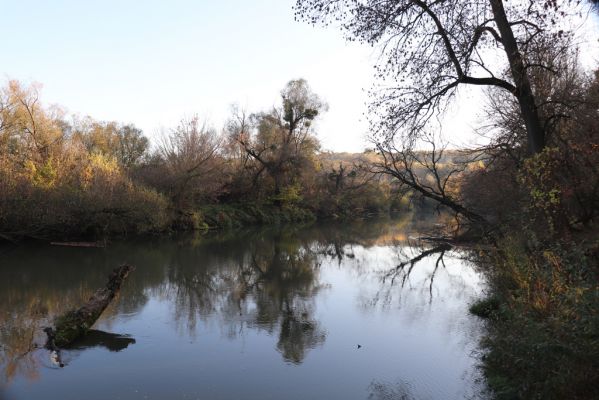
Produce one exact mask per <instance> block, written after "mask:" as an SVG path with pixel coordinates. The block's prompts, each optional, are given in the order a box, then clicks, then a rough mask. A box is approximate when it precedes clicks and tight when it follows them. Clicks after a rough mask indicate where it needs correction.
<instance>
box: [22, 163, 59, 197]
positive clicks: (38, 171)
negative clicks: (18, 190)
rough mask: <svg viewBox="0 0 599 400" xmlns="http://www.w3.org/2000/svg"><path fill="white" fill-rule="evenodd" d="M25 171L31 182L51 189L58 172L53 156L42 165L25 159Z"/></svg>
mask: <svg viewBox="0 0 599 400" xmlns="http://www.w3.org/2000/svg"><path fill="white" fill-rule="evenodd" d="M25 171H26V173H27V175H28V178H29V180H30V182H31V183H32V184H33V185H34V186H36V187H40V188H44V189H50V188H53V187H54V186H55V184H56V180H57V176H58V172H57V165H56V162H55V161H54V159H53V158H49V159H48V160H46V162H45V163H43V164H41V165H36V164H35V163H34V162H33V161H31V160H27V161H25Z"/></svg>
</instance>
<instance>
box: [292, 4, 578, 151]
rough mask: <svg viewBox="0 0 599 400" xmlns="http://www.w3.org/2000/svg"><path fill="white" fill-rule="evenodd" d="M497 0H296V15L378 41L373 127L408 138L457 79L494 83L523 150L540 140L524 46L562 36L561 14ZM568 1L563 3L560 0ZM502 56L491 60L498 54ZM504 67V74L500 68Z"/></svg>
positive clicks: (537, 146)
mask: <svg viewBox="0 0 599 400" xmlns="http://www.w3.org/2000/svg"><path fill="white" fill-rule="evenodd" d="M504 3H505V2H504V1H502V0H297V3H296V7H295V9H296V16H297V17H298V18H299V19H302V20H306V21H309V22H311V23H317V22H324V23H325V24H328V23H330V22H331V21H334V22H335V23H340V24H341V27H342V28H343V30H345V32H346V34H347V37H348V39H350V40H359V41H362V42H366V43H369V44H372V45H374V44H380V45H381V49H382V57H381V62H380V63H379V65H378V67H377V74H378V76H379V78H381V79H382V80H383V83H384V85H385V86H386V87H385V88H384V89H383V90H380V91H376V92H375V99H374V101H373V103H372V106H371V111H372V112H373V113H374V114H378V118H377V120H376V121H375V129H376V131H377V132H378V133H379V134H381V135H383V138H384V139H386V140H389V139H390V138H393V137H395V136H396V135H398V134H401V135H404V139H407V140H406V141H404V144H406V145H410V144H413V141H414V139H415V138H417V137H418V136H419V135H420V134H421V132H422V130H423V128H425V127H426V126H427V124H428V123H429V121H430V119H431V118H432V117H434V116H435V115H438V113H439V112H442V111H443V110H444V108H445V106H446V105H447V102H448V101H449V100H450V99H451V98H452V97H453V96H454V95H455V93H456V90H457V88H458V86H460V85H478V86H487V87H496V88H499V89H501V90H503V91H505V92H507V93H509V94H510V95H511V96H513V97H514V98H515V99H516V100H517V103H518V105H519V112H520V117H521V118H522V122H523V124H524V126H525V128H526V134H527V144H528V148H529V152H530V153H538V152H540V151H542V149H543V148H544V146H545V131H544V127H543V124H542V122H541V119H540V117H539V111H538V106H539V105H538V104H537V102H536V98H535V93H534V92H533V88H532V86H531V82H530V73H531V71H532V70H534V69H544V68H547V66H546V65H542V64H537V63H535V62H531V60H530V57H529V51H530V50H531V49H532V48H534V46H535V43H536V42H538V41H539V40H547V38H548V37H551V38H552V40H557V39H559V37H561V36H562V35H563V30H560V29H558V28H557V27H556V26H557V25H556V22H557V21H558V20H559V18H560V17H563V16H564V15H565V11H564V7H565V6H564V5H562V4H561V3H560V4H558V3H557V2H554V1H529V2H526V1H522V2H513V3H510V4H509V5H506V4H504ZM564 3H568V2H564ZM498 55H499V56H500V57H499V59H502V60H503V63H498V62H496V60H497V59H498V57H497V56H498ZM506 67H507V70H508V71H509V76H506V74H504V71H505V70H506Z"/></svg>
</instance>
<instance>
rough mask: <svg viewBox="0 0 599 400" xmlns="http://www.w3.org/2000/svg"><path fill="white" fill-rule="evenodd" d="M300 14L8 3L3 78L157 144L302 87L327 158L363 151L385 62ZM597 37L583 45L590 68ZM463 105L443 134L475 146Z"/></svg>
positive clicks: (256, 1)
mask: <svg viewBox="0 0 599 400" xmlns="http://www.w3.org/2000/svg"><path fill="white" fill-rule="evenodd" d="M293 4H294V0H220V1H216V0H210V1H209V0H195V1H194V0H168V1H165V0H160V1H158V0H149V1H148V0H144V1H142V0H135V1H134V0H120V1H117V0H103V1H97V0H94V1H92V0H78V1H74V0H35V1H32V0H30V1H27V0H19V1H15V0H0V37H1V38H2V39H1V40H0V77H3V78H12V79H19V80H21V81H24V82H32V81H37V82H40V83H42V84H43V93H42V95H43V99H44V100H45V102H46V103H56V104H59V105H61V106H63V107H65V108H66V109H67V110H68V111H69V112H71V113H78V114H81V115H91V116H92V117H94V118H96V119H101V120H116V121H121V122H126V123H129V122H130V123H135V124H136V125H137V126H138V127H140V128H142V129H143V130H144V132H145V133H146V134H147V135H148V136H150V137H155V136H156V134H157V132H158V131H159V129H160V128H161V127H171V126H173V125H175V124H176V123H177V121H178V120H179V119H181V117H183V116H185V115H191V114H194V113H197V114H199V115H200V116H202V117H203V118H205V119H207V120H208V121H209V122H210V123H211V124H212V125H213V126H214V127H216V128H218V129H220V128H222V126H223V124H224V122H225V120H226V118H227V117H228V115H229V109H230V105H231V104H233V103H238V104H240V105H241V106H244V107H246V108H247V109H248V110H249V111H250V112H252V111H260V110H263V109H267V108H269V107H270V106H272V105H273V104H275V103H277V102H278V101H279V91H280V90H281V89H282V88H283V86H284V85H285V83H286V82H287V81H289V80H290V79H295V78H300V77H302V78H306V79H307V80H308V82H309V83H310V84H311V86H312V88H313V89H314V91H315V92H316V93H318V94H319V95H321V97H323V98H324V99H325V100H326V101H327V102H328V103H329V106H330V110H329V112H328V113H327V114H325V115H324V116H323V117H322V119H321V122H320V123H319V124H318V126H317V128H318V136H319V138H320V139H321V142H322V144H323V148H324V149H330V150H335V151H362V150H363V149H364V147H365V146H366V145H367V142H366V141H365V137H366V134H367V130H368V124H367V123H366V122H365V118H364V115H363V114H364V113H365V111H366V107H365V102H366V101H367V100H368V98H367V96H366V94H365V92H364V89H369V88H370V87H371V85H372V82H373V80H372V76H373V70H372V68H371V65H372V64H373V63H374V61H375V59H376V56H377V52H376V51H375V50H373V49H371V48H368V47H365V46H360V45H357V44H348V43H346V42H345V40H344V39H343V38H342V34H341V32H339V30H338V29H335V28H332V27H331V28H328V29H325V28H321V27H312V26H310V25H307V24H305V23H299V22H295V21H294V17H293V10H292V6H293ZM593 18H594V17H593ZM597 31H598V29H597V27H596V26H595V27H593V29H591V30H590V31H587V32H588V33H584V34H583V35H582V37H583V38H584V41H587V42H588V45H587V44H584V45H581V48H582V50H583V51H582V54H581V55H582V58H584V59H587V60H590V64H592V65H596V63H597V60H598V59H599V56H598V54H599V52H598V46H597V35H596V32H597ZM459 100H460V101H458V102H457V104H455V106H454V107H452V109H451V110H450V112H449V113H448V115H447V117H446V118H445V119H444V123H443V126H444V129H443V131H444V134H447V135H448V136H450V137H451V141H452V142H453V144H454V145H459V144H465V143H467V142H470V141H472V140H475V136H474V135H473V134H472V126H473V125H475V124H476V123H477V121H478V119H479V117H478V116H477V115H476V114H477V112H478V111H480V106H481V102H482V96H481V94H480V88H475V89H470V90H465V91H462V94H461V95H460V96H459Z"/></svg>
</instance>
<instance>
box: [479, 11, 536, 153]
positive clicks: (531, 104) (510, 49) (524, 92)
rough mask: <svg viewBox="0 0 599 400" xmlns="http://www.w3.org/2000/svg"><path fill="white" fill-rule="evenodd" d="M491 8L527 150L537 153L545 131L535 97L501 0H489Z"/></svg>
mask: <svg viewBox="0 0 599 400" xmlns="http://www.w3.org/2000/svg"><path fill="white" fill-rule="evenodd" d="M490 2H491V8H492V9H493V16H494V17H495V23H496V24H497V29H499V33H500V34H501V41H502V43H503V47H504V49H505V52H506V54H507V58H508V61H509V64H510V70H511V72H512V77H513V79H514V84H515V86H516V89H517V91H516V93H515V95H516V97H517V98H518V103H519V105H520V113H521V114H522V119H523V120H524V124H525V125H526V133H527V137H528V150H529V151H530V153H531V154H537V153H540V152H541V151H543V149H544V148H545V132H544V130H543V127H542V125H541V120H540V118H539V113H538V110H537V106H536V104H535V97H534V94H533V92H532V88H531V86H530V81H529V79H528V74H527V72H526V68H525V66H524V61H523V60H522V54H520V50H519V49H518V43H517V42H516V39H515V38H514V32H513V31H512V27H511V25H510V23H509V21H508V19H507V16H506V14H505V8H504V7H503V1H502V0H490Z"/></svg>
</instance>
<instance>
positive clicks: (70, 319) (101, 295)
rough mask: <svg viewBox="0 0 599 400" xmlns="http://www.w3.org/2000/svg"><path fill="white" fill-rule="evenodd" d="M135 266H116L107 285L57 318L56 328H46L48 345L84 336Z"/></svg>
mask: <svg viewBox="0 0 599 400" xmlns="http://www.w3.org/2000/svg"><path fill="white" fill-rule="evenodd" d="M132 270H133V267H131V266H129V265H122V266H120V267H118V268H115V269H114V271H112V273H111V274H110V277H109V278H108V283H107V284H106V286H105V287H103V288H101V289H98V290H97V291H96V292H95V293H94V294H93V295H92V297H91V298H90V299H89V300H88V301H87V303H85V304H84V305H83V306H82V307H81V308H79V309H77V310H71V311H68V312H67V313H65V314H63V315H61V316H60V317H58V318H56V320H55V322H54V324H55V328H54V329H52V328H46V329H45V332H46V334H47V335H48V347H50V348H52V349H55V348H60V347H64V346H67V345H68V344H70V343H72V342H73V341H74V340H75V339H77V338H78V337H80V336H83V335H85V334H86V333H87V331H88V330H89V329H90V328H91V327H92V325H93V324H94V323H95V322H96V320H97V319H98V318H99V317H100V315H101V314H102V312H103V311H104V310H105V309H106V307H108V305H109V304H110V302H111V301H112V300H113V299H114V298H115V296H116V295H117V294H118V292H119V290H120V289H121V285H122V284H123V282H124V281H125V279H127V276H128V275H129V272H131V271H132Z"/></svg>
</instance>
